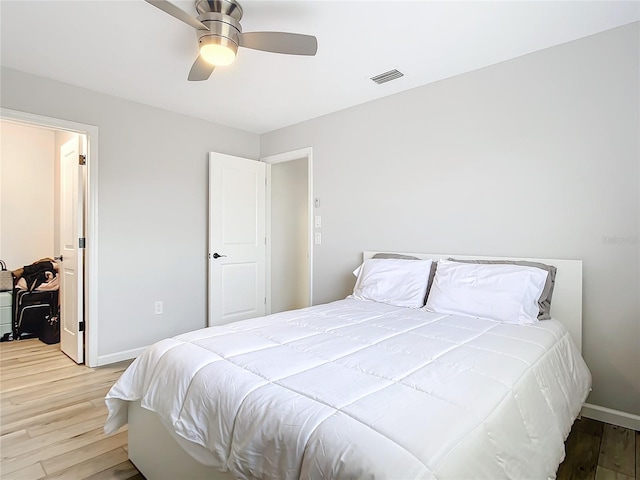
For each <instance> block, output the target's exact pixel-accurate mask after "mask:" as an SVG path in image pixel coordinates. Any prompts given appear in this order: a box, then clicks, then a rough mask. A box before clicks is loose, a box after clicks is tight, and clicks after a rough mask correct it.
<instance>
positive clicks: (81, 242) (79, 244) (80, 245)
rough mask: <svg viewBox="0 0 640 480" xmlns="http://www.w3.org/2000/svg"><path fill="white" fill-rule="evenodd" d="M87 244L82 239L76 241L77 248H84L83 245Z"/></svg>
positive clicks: (84, 239)
mask: <svg viewBox="0 0 640 480" xmlns="http://www.w3.org/2000/svg"><path fill="white" fill-rule="evenodd" d="M86 243H87V239H86V238H84V237H82V238H79V239H78V248H85V245H86Z"/></svg>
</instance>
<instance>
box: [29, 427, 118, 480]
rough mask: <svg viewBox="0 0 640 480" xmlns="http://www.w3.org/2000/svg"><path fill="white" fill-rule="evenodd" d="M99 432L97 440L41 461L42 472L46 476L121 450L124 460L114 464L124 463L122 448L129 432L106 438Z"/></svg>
mask: <svg viewBox="0 0 640 480" xmlns="http://www.w3.org/2000/svg"><path fill="white" fill-rule="evenodd" d="M100 432H101V435H100V436H99V438H98V439H95V440H93V441H91V442H90V443H85V444H83V445H81V446H79V447H78V448H76V449H74V450H69V451H67V452H65V453H63V454H60V455H55V456H51V457H49V458H48V459H46V460H43V461H42V466H43V467H44V471H45V472H47V475H51V474H53V473H55V472H59V471H62V470H66V469H69V468H71V467H73V466H74V465H77V464H80V463H84V462H86V461H88V460H92V459H94V458H95V457H98V456H100V455H102V454H104V453H107V452H110V451H111V450H115V449H119V450H121V451H122V455H123V456H124V458H122V460H120V461H118V462H116V464H118V463H122V462H124V461H125V460H126V459H127V452H125V451H124V449H123V448H122V446H123V445H126V444H127V441H128V435H129V432H126V431H124V432H120V433H117V434H115V435H109V436H108V437H107V436H105V435H104V433H102V428H101V429H100ZM110 466H111V465H107V466H105V467H102V468H100V469H99V470H96V471H94V472H92V473H97V472H100V471H102V470H104V469H105V468H108V467H110ZM76 478H77V477H76ZM81 478H82V477H81Z"/></svg>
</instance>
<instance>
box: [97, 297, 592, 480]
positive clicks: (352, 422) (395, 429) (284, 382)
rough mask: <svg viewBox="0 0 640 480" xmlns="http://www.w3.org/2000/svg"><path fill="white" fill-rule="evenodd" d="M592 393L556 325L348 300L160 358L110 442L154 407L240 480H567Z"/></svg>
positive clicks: (150, 364)
mask: <svg viewBox="0 0 640 480" xmlns="http://www.w3.org/2000/svg"><path fill="white" fill-rule="evenodd" d="M590 386H591V375H590V373H589V371H588V369H587V367H586V365H585V363H584V361H583V359H582V357H581V356H580V354H579V353H578V351H577V349H576V347H575V345H574V344H573V342H572V341H571V339H570V337H569V335H568V333H567V332H566V330H565V329H564V327H563V326H562V325H561V324H560V323H559V322H557V321H555V320H546V321H543V322H539V323H537V324H535V325H527V326H520V325H510V324H501V323H498V322H493V321H489V320H480V319H475V318H469V317H460V316H451V315H439V314H433V313H427V312H423V311H420V310H412V309H407V308H398V307H392V306H388V305H382V304H378V303H373V302H366V301H359V300H355V299H346V300H342V301H338V302H334V303H330V304H326V305H319V306H315V307H311V308H307V309H303V310H296V311H291V312H284V313H281V314H276V315H271V316H268V317H263V318H257V319H252V320H246V321H242V322H237V323H234V324H229V325H225V326H222V327H213V328H206V329H203V330H198V331H195V332H191V333H188V334H184V335H180V336H178V337H175V338H170V339H167V340H163V341H161V342H158V343H157V344H155V345H153V346H152V347H150V348H149V349H148V350H147V351H146V352H145V353H144V354H143V355H141V356H140V357H139V358H137V359H136V361H135V362H134V363H133V364H132V365H131V366H130V367H129V369H128V370H127V371H126V372H125V373H124V374H123V375H122V377H121V378H120V379H119V380H118V382H117V383H116V384H115V385H114V386H113V388H112V389H111V391H110V392H109V393H108V395H107V397H106V403H107V406H108V408H109V418H108V420H107V424H106V426H105V431H107V432H108V433H109V432H114V431H116V430H117V429H118V428H120V427H121V426H122V425H123V424H125V423H126V421H127V404H126V401H135V400H139V399H141V403H142V406H143V407H145V408H148V409H150V410H152V411H154V412H157V413H158V415H159V416H160V418H161V420H162V422H163V423H164V425H165V426H166V427H167V428H168V429H170V430H173V432H174V436H177V437H178V438H180V439H186V440H187V441H184V440H182V441H181V442H180V443H181V444H182V445H184V446H188V445H189V444H190V442H193V444H196V445H195V446H194V448H193V452H192V455H194V457H195V458H197V459H199V460H200V461H201V462H203V463H207V464H209V465H213V466H215V467H217V468H219V469H220V470H223V471H227V470H228V471H230V472H231V473H232V474H233V475H234V476H236V477H237V478H263V479H297V478H304V479H320V478H322V479H329V478H335V479H337V478H340V479H347V478H349V479H362V478H371V479H374V478H375V479H382V478H390V479H404V478H407V479H409V478H437V479H461V478H491V479H498V478H518V479H544V478H555V472H556V469H557V467H558V465H559V463H560V462H561V461H562V459H563V457H564V445H563V442H564V440H565V438H566V436H567V435H568V433H569V430H570V428H571V425H572V423H573V421H574V419H575V417H576V416H577V415H578V413H579V411H580V408H581V405H582V403H583V402H584V400H585V399H586V396H587V394H588V392H589V390H590ZM201 447H204V448H201ZM203 452H206V455H205V454H203Z"/></svg>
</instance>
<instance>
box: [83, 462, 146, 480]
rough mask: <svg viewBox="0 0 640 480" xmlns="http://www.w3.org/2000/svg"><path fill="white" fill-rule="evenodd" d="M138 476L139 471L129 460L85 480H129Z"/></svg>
mask: <svg viewBox="0 0 640 480" xmlns="http://www.w3.org/2000/svg"><path fill="white" fill-rule="evenodd" d="M136 475H138V470H136V467H134V466H133V465H132V464H131V462H129V461H128V460H127V461H124V462H122V463H119V464H118V465H113V466H111V467H109V468H108V469H106V470H103V471H101V472H99V473H96V474H94V475H91V476H89V477H87V478H86V479H85V480H128V479H130V478H132V477H134V476H136Z"/></svg>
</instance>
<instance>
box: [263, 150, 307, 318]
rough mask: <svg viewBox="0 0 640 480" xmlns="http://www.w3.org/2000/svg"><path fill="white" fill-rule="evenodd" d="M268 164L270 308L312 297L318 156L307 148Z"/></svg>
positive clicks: (289, 306)
mask: <svg viewBox="0 0 640 480" xmlns="http://www.w3.org/2000/svg"><path fill="white" fill-rule="evenodd" d="M262 161H263V162H265V163H266V164H267V313H278V312H282V311H285V310H293V309H297V308H304V307H308V306H311V305H312V304H313V303H312V302H313V288H312V287H313V285H312V279H313V232H314V231H313V228H314V227H313V160H312V149H311V148H305V149H301V150H296V151H292V152H286V153H282V154H278V155H272V156H269V157H265V158H263V159H262Z"/></svg>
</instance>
